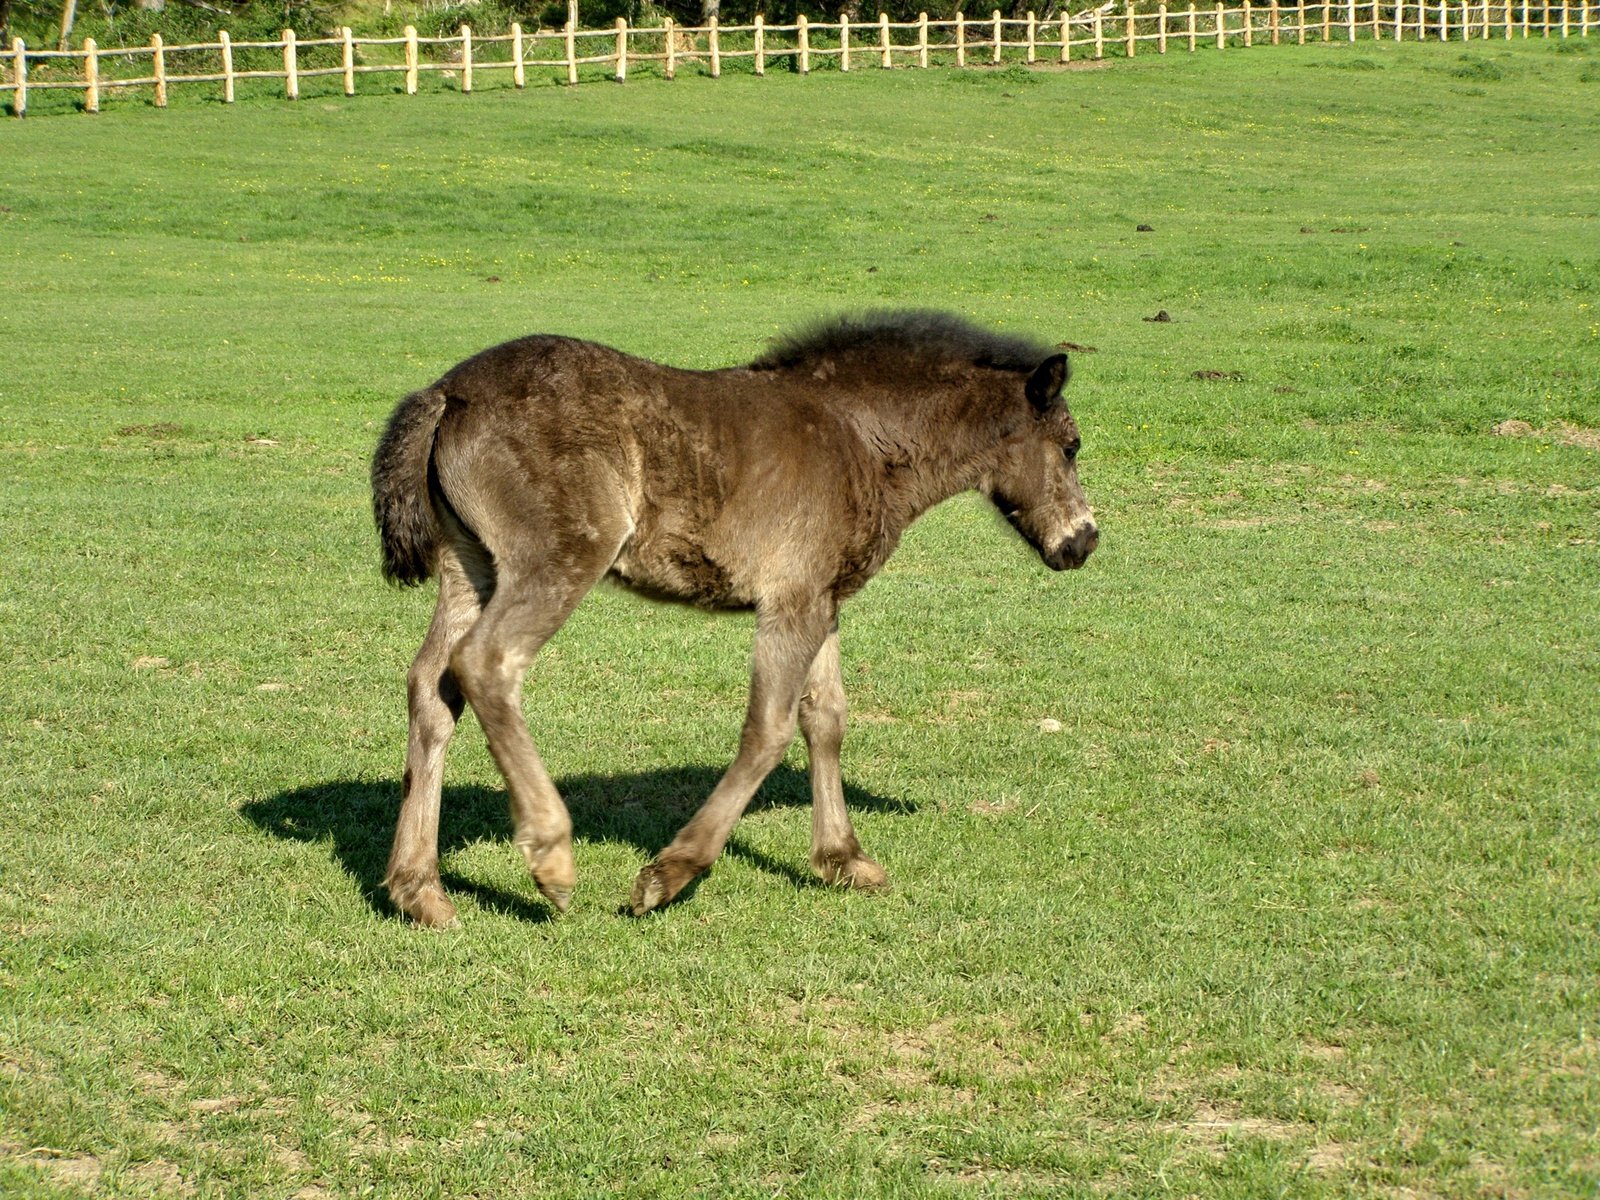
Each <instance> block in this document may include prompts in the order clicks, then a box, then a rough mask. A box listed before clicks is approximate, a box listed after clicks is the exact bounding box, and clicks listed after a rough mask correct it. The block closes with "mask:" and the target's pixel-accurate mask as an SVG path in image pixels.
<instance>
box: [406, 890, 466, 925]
mask: <svg viewBox="0 0 1600 1200" xmlns="http://www.w3.org/2000/svg"><path fill="white" fill-rule="evenodd" d="M389 899H391V900H393V901H394V906H395V907H396V908H398V909H399V910H400V911H401V912H403V913H405V915H406V916H408V917H410V918H411V923H412V924H413V925H419V926H421V927H422V928H423V929H454V928H455V927H456V926H458V925H460V924H461V922H460V921H459V920H457V919H456V906H455V905H454V904H451V903H450V897H448V896H446V895H445V894H444V887H443V886H442V885H441V884H440V883H439V882H438V880H431V881H429V882H427V883H421V884H413V885H411V886H410V887H402V886H399V885H396V884H390V885H389Z"/></svg>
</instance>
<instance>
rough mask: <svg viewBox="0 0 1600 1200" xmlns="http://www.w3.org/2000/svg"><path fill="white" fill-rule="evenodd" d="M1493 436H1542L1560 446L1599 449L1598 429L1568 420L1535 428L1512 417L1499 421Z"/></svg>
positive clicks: (1599, 437) (1599, 435) (1599, 432)
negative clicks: (1574, 423)
mask: <svg viewBox="0 0 1600 1200" xmlns="http://www.w3.org/2000/svg"><path fill="white" fill-rule="evenodd" d="M1493 432H1494V436H1495V437H1503V438H1526V437H1542V438H1549V439H1550V440H1551V441H1553V442H1556V443H1558V444H1560V445H1562V446H1576V447H1578V449H1580V450H1600V429H1591V428H1589V427H1588V426H1585V425H1573V424H1572V423H1570V422H1568V421H1557V422H1556V423H1555V424H1554V425H1546V426H1545V427H1544V428H1543V429H1535V428H1534V427H1533V426H1532V425H1530V424H1528V422H1526V421H1521V420H1518V419H1517V418H1515V417H1513V418H1511V419H1510V420H1507V421H1501V422H1500V424H1498V425H1496V426H1495V427H1494V430H1493Z"/></svg>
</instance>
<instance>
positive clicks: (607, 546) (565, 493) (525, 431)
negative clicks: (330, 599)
mask: <svg viewBox="0 0 1600 1200" xmlns="http://www.w3.org/2000/svg"><path fill="white" fill-rule="evenodd" d="M625 362H626V360H625V356H622V355H618V354H617V353H616V352H615V351H610V350H607V349H606V348H604V347H599V346H590V345H588V344H586V343H580V342H574V341H571V340H569V339H565V338H552V337H532V338H523V339H521V340H519V341H516V342H508V343H506V344H504V345H501V346H496V347H494V348H492V349H490V350H486V351H484V352H483V353H481V354H478V355H475V356H473V357H472V358H469V359H467V360H466V361H465V362H463V363H461V364H460V365H458V366H456V367H454V368H452V369H451V370H450V371H448V372H446V374H445V375H444V376H442V377H441V378H440V379H439V380H438V382H436V383H435V384H433V385H432V386H431V387H428V388H424V389H423V390H421V391H418V392H414V393H412V394H411V395H410V396H407V397H406V398H405V399H404V400H402V401H401V402H400V405H399V406H398V407H397V408H396V409H395V411H394V414H393V415H392V416H391V417H390V419H389V424H388V427H387V428H386V430H385V432H384V434H383V437H382V439H381V440H380V441H379V444H378V449H377V452H376V454H375V455H374V458H373V464H372V492H373V510H374V515H375V516H376V518H377V524H378V529H379V532H380V536H381V542H382V547H383V570H384V574H385V575H386V576H387V577H388V578H389V579H390V580H392V581H394V582H396V583H401V584H407V585H411V584H418V583H421V582H422V581H423V580H425V579H427V578H428V577H429V576H430V575H431V574H433V572H434V570H435V565H436V563H435V560H436V556H437V554H438V549H439V545H440V542H441V541H442V540H446V539H455V540H460V539H462V538H465V539H466V540H467V541H468V542H471V543H473V544H475V545H476V546H479V547H481V548H484V549H487V550H488V551H489V553H490V554H491V555H492V556H493V558H494V559H495V560H496V562H497V563H499V564H501V565H502V566H506V567H511V568H512V569H513V570H514V571H515V569H516V567H517V566H519V565H521V566H531V565H532V564H534V563H536V562H544V563H546V564H548V565H549V566H550V567H552V568H553V569H554V570H555V572H556V573H557V574H558V575H560V574H565V573H566V572H565V571H564V569H563V568H564V567H565V566H567V565H569V564H570V566H571V567H572V568H573V570H574V571H576V572H578V573H583V572H585V571H587V572H590V573H594V578H598V572H603V570H604V568H605V566H606V565H607V564H608V563H609V562H610V560H611V559H612V558H613V557H614V556H615V555H616V553H617V551H618V549H619V548H620V546H621V544H622V542H623V540H624V539H625V538H626V537H627V536H628V533H629V530H630V526H631V516H630V509H631V508H632V504H631V503H630V496H629V492H630V487H629V480H628V476H629V473H630V472H629V462H628V458H629V452H628V448H627V444H626V443H628V442H629V441H630V440H631V439H629V438H627V437H626V436H624V433H623V430H622V429H621V428H620V426H621V425H622V423H623V422H622V421H621V419H620V414H619V413H618V412H617V411H616V410H617V400H618V398H619V397H620V396H621V395H624V394H626V393H627V391H628V387H627V384H628V382H629V381H628V380H627V378H626V373H625V371H621V370H619V369H618V368H619V366H623V365H625ZM594 578H591V579H589V580H588V582H589V583H593V582H594Z"/></svg>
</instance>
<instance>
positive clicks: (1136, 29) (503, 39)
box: [0, 0, 1600, 117]
mask: <svg viewBox="0 0 1600 1200" xmlns="http://www.w3.org/2000/svg"><path fill="white" fill-rule="evenodd" d="M1597 25H1600V0H1579V2H1578V3H1566V2H1555V3H1552V2H1551V0H1539V2H1538V3H1513V2H1512V0H1436V2H1434V3H1404V2H1400V0H1390V2H1383V0H1322V2H1321V3H1306V2H1305V0H1296V2H1295V3H1293V4H1285V3H1280V2H1279V0H1269V2H1268V3H1252V0H1240V2H1239V3H1237V4H1235V5H1232V6H1229V5H1226V4H1224V3H1217V4H1215V5H1214V6H1211V7H1204V6H1202V5H1200V4H1199V3H1198V0H1191V3H1190V4H1189V6H1188V7H1187V8H1182V9H1178V8H1169V6H1168V5H1167V4H1164V3H1163V4H1160V5H1158V6H1157V8H1156V9H1155V11H1153V12H1136V11H1134V9H1133V7H1132V6H1131V5H1129V6H1128V7H1126V8H1124V9H1123V10H1122V11H1120V12H1119V11H1117V10H1116V6H1115V4H1114V3H1113V4H1106V5H1104V6H1102V7H1100V8H1097V9H1093V10H1090V11H1086V12H1080V13H1076V14H1066V13H1063V14H1060V15H1055V16H1050V17H1044V18H1040V17H1036V16H1035V15H1034V14H1033V13H1031V12H1030V13H1028V14H1027V15H1026V16H1024V17H1005V16H1003V15H1002V14H1001V12H1000V10H998V9H996V10H994V11H993V12H992V13H991V14H990V15H989V16H987V17H971V16H967V15H965V14H963V13H957V14H956V15H955V16H954V17H953V18H952V19H950V20H940V21H935V20H930V19H929V18H928V15H927V14H926V13H923V14H922V15H921V16H919V17H918V18H917V20H915V21H891V20H890V19H889V18H888V16H887V15H886V14H879V16H878V18H877V20H876V21H852V20H851V19H850V17H849V16H848V15H847V14H840V17H839V20H838V21H837V22H832V23H830V22H823V21H810V20H808V19H807V18H806V17H804V16H801V17H799V18H797V20H796V21H795V23H794V24H792V25H769V24H767V23H766V22H765V20H764V19H763V18H762V17H760V16H758V17H756V19H755V21H754V23H753V24H750V25H719V24H718V23H717V21H716V20H715V18H713V19H712V20H711V21H710V22H709V23H708V24H706V25H675V24H674V23H673V21H672V19H671V18H670V17H669V18H664V19H663V20H662V23H661V24H660V25H658V26H652V27H648V28H635V27H631V26H629V25H628V23H627V21H626V20H624V19H623V18H621V17H619V18H617V23H616V25H615V27H613V28H610V29H576V28H573V27H572V26H570V25H567V26H564V27H562V28H560V29H556V30H542V29H541V30H536V31H532V32H529V31H527V30H524V29H523V28H522V26H520V25H513V26H511V29H510V31H509V32H507V33H502V34H492V35H488V36H485V35H482V34H479V33H476V32H475V31H474V30H473V29H472V28H471V26H468V25H463V26H462V27H461V29H460V32H459V33H457V34H455V35H453V36H447V37H422V36H420V35H419V34H418V33H417V31H416V29H415V28H414V27H413V26H410V25H408V26H406V29H405V32H404V34H403V35H402V36H400V37H382V38H366V37H356V36H355V35H354V34H352V33H351V31H350V29H349V27H344V28H341V29H340V30H339V32H338V33H337V35H335V36H333V37H320V38H307V39H305V40H301V39H300V38H299V37H298V36H297V35H296V34H295V31H294V30H292V29H285V30H284V31H283V35H282V37H281V38H280V39H279V40H278V41H272V42H262V41H254V42H235V41H232V40H231V39H230V38H229V37H228V34H227V33H225V32H224V33H220V34H218V38H217V41H215V42H201V43H196V44H186V45H176V46H169V45H167V44H166V43H165V42H164V41H163V40H162V38H161V35H160V34H156V35H154V36H153V37H151V39H150V44H149V45H148V46H120V47H116V48H101V47H100V46H97V45H96V44H95V41H94V39H93V38H87V39H85V40H84V43H83V45H82V46H81V47H80V48H79V49H76V50H32V49H29V48H28V47H27V46H26V45H24V44H23V42H22V40H21V39H20V38H18V39H16V40H14V41H13V42H12V43H11V45H10V46H9V47H0V92H10V93H11V105H10V107H11V111H12V113H14V114H15V115H16V116H19V117H20V116H22V115H23V114H24V113H26V112H27V110H28V94H29V93H30V92H33V91H44V90H48V89H58V90H69V91H76V92H80V93H82V96H83V108H84V111H86V112H91V113H93V112H99V111H100V101H101V98H102V97H103V96H104V95H105V94H106V93H108V92H111V91H114V90H119V89H128V88H147V89H150V96H151V98H152V101H153V103H154V104H155V106H156V107H157V108H165V107H166V105H167V93H168V89H169V88H172V87H174V86H178V85H188V84H202V83H203V84H213V85H216V84H220V85H221V88H220V95H221V99H222V100H223V101H224V102H225V103H230V104H231V103H232V102H233V100H234V97H235V90H236V84H237V83H238V82H239V81H240V80H252V79H271V80H279V81H281V82H282V85H283V94H284V96H285V97H286V98H287V99H290V100H295V99H298V98H299V96H300V82H301V80H304V79H311V78H317V77H321V76H339V77H340V78H341V80H342V82H343V86H344V94H345V95H347V96H353V95H355V94H356V77H357V76H360V75H374V74H393V75H402V76H403V77H404V88H405V91H406V94H407V95H414V94H416V91H417V81H418V78H419V77H420V75H421V74H422V73H424V72H436V73H441V74H449V75H451V76H453V77H454V78H455V79H456V80H457V81H458V86H459V88H460V90H461V91H462V92H464V93H470V92H471V91H472V85H473V82H474V78H475V77H476V76H477V75H479V74H481V73H483V72H485V71H509V72H510V73H511V81H512V84H513V85H514V86H515V87H518V88H521V87H525V86H526V85H527V78H528V71H529V70H530V69H536V70H550V71H553V72H554V73H555V74H556V77H557V78H558V79H563V80H564V81H565V82H566V83H568V84H576V83H577V82H578V79H579V68H580V67H603V68H605V73H607V74H609V75H610V76H611V77H612V78H614V79H616V80H619V81H622V80H626V79H627V77H628V70H629V67H630V66H633V65H637V64H640V63H655V64H659V66H660V69H661V72H662V74H663V75H665V76H666V78H668V79H672V78H674V77H675V76H676V75H677V72H678V68H679V67H680V66H681V65H683V64H685V63H694V64H696V65H697V66H699V67H702V68H704V70H705V71H706V72H707V73H709V74H710V75H711V76H712V77H713V78H716V77H717V76H720V75H721V74H722V65H723V63H725V62H728V61H730V60H739V59H748V60H750V61H751V63H752V66H753V69H754V72H755V74H757V75H765V74H766V70H767V67H768V65H769V64H771V63H773V62H774V61H779V60H788V63H787V65H788V66H789V68H790V69H793V70H796V71H798V72H799V73H800V74H809V73H810V71H811V69H812V66H813V64H815V63H817V62H818V61H821V60H830V59H831V60H834V66H835V67H836V68H837V69H838V70H840V71H850V70H856V69H860V68H862V67H867V66H877V67H880V68H889V67H894V66H896V65H913V64H914V65H915V66H917V67H928V66H930V65H933V64H937V65H949V66H956V67H967V66H976V65H990V66H992V65H998V64H1001V63H1005V62H1013V63H1015V62H1025V63H1030V64H1031V63H1038V62H1042V61H1054V62H1058V63H1071V62H1073V61H1076V60H1081V59H1084V58H1088V59H1091V60H1098V59H1104V58H1106V57H1108V56H1111V55H1116V56H1122V57H1127V58H1132V57H1134V56H1135V55H1137V54H1138V53H1139V52H1140V50H1141V49H1146V50H1149V49H1153V50H1154V52H1155V53H1157V54H1165V53H1167V51H1168V50H1169V49H1170V48H1176V49H1180V50H1185V51H1188V52H1191V53H1192V52H1194V51H1195V50H1197V49H1199V48H1201V47H1215V48H1216V49H1218V50H1221V49H1224V48H1226V47H1228V46H1254V45H1258V44H1261V45H1274V46H1276V45H1280V44H1282V43H1284V42H1293V43H1295V44H1298V45H1305V44H1306V43H1307V42H1308V41H1312V42H1330V41H1344V42H1354V41H1356V40H1357V39H1358V38H1369V39H1376V40H1381V39H1384V38H1388V39H1392V40H1394V41H1408V40H1415V41H1439V42H1451V41H1460V42H1471V41H1474V40H1486V39H1492V38H1501V39H1511V38H1530V37H1540V38H1552V37H1560V38H1566V37H1585V38H1586V37H1588V36H1589V34H1590V30H1591V29H1593V28H1595V27H1596V26H1597Z"/></svg>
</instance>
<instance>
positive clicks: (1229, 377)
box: [1189, 371, 1244, 383]
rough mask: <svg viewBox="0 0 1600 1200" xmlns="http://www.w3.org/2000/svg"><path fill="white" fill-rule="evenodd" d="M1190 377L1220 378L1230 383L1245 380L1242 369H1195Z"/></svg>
mask: <svg viewBox="0 0 1600 1200" xmlns="http://www.w3.org/2000/svg"><path fill="white" fill-rule="evenodd" d="M1189 378H1190V379H1220V380H1226V381H1228V382H1229V383H1242V382H1244V372H1242V371H1193V372H1191V373H1190V375H1189Z"/></svg>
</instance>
